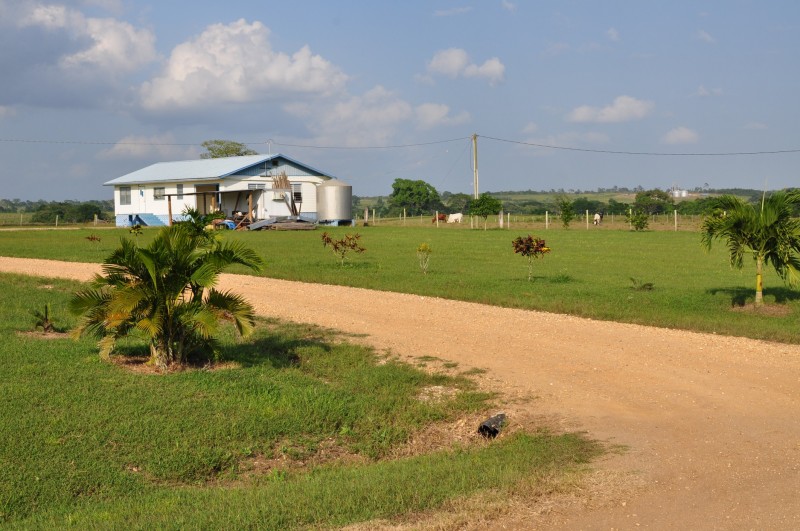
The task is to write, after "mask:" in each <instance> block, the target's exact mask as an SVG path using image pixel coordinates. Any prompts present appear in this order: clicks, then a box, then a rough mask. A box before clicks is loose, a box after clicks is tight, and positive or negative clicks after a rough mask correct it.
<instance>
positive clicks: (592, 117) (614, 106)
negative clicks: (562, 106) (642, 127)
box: [567, 96, 655, 123]
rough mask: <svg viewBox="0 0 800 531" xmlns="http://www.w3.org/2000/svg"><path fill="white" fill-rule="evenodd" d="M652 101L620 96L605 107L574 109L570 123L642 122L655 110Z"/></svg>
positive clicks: (586, 106) (568, 118)
mask: <svg viewBox="0 0 800 531" xmlns="http://www.w3.org/2000/svg"><path fill="white" fill-rule="evenodd" d="M654 106H655V105H654V104H653V102H651V101H646V100H638V99H636V98H632V97H630V96H619V97H617V98H616V99H614V102H613V103H611V104H610V105H606V106H605V107H599V108H598V107H590V106H588V105H582V106H580V107H577V108H575V109H573V110H572V111H571V112H570V113H569V114H568V115H567V120H568V121H570V122H579V123H580V122H595V123H616V122H629V121H632V120H641V119H642V118H644V117H645V116H647V115H648V114H650V111H652V110H653V107H654Z"/></svg>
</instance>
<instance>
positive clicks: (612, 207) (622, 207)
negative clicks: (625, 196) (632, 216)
mask: <svg viewBox="0 0 800 531" xmlns="http://www.w3.org/2000/svg"><path fill="white" fill-rule="evenodd" d="M629 208H630V207H629V206H628V204H627V203H623V202H621V201H617V200H616V199H614V198H613V197H612V198H610V199H609V200H608V206H607V207H606V213H608V214H627V213H628V209H629Z"/></svg>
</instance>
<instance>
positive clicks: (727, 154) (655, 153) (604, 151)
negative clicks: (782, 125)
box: [480, 136, 800, 157]
mask: <svg viewBox="0 0 800 531" xmlns="http://www.w3.org/2000/svg"><path fill="white" fill-rule="evenodd" d="M480 138H485V139H487V140H494V141H496V142H506V143H509V144H521V145H523V146H531V147H537V148H544V149H560V150H564V151H582V152H584V153H602V154H607V155H638V156H648V157H732V156H737V155H778V154H783V153H800V149H778V150H773V151H732V152H724V153H665V152H658V151H614V150H610V149H587V148H576V147H565V146H552V145H548V144H536V143H534V142H522V141H520V140H507V139H505V138H495V137H491V136H480Z"/></svg>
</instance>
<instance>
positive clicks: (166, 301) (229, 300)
mask: <svg viewBox="0 0 800 531" xmlns="http://www.w3.org/2000/svg"><path fill="white" fill-rule="evenodd" d="M231 264H242V265H244V266H246V267H249V268H251V269H253V270H256V271H257V270H260V269H261V267H262V265H263V262H262V260H261V258H260V257H259V256H258V255H257V254H256V253H255V252H254V251H253V250H251V249H249V248H247V247H246V246H244V245H243V244H242V243H241V242H228V243H220V242H219V241H218V240H216V239H213V238H205V237H202V236H199V235H197V234H195V233H193V232H192V231H191V230H190V228H189V225H188V224H176V225H173V226H172V227H164V228H162V229H161V231H160V232H159V233H158V235H157V236H156V237H155V239H154V240H153V241H152V242H151V243H150V245H149V246H147V247H145V248H141V247H138V246H137V244H136V243H135V242H133V241H131V240H128V239H123V240H122V242H121V245H120V247H119V248H118V249H117V250H115V251H114V252H113V253H112V254H111V255H110V256H109V257H108V258H106V260H105V262H104V263H103V274H102V275H97V276H96V277H95V279H94V281H93V282H92V283H91V286H90V287H89V288H87V289H84V290H81V291H79V292H78V293H76V294H75V297H74V298H73V299H72V301H71V303H70V308H71V310H72V311H73V312H74V313H76V314H79V315H81V319H80V321H79V323H78V326H77V328H76V329H75V330H74V332H73V334H74V335H75V336H81V335H89V336H94V337H98V338H99V339H100V341H99V343H98V344H99V347H100V355H101V356H103V357H107V356H108V355H109V354H110V353H111V351H112V350H113V348H114V344H115V342H116V340H117V339H119V338H121V337H125V336H128V335H130V334H131V333H133V332H134V331H138V332H141V333H144V334H145V335H146V336H147V337H148V338H149V343H150V359H151V362H152V363H153V364H155V365H156V366H157V367H159V368H168V367H170V366H173V365H178V366H179V365H181V364H184V363H185V362H186V361H188V358H189V356H191V355H195V354H197V355H202V356H209V355H212V354H214V352H216V340H215V336H216V334H217V333H218V330H219V323H220V321H221V320H227V321H232V322H233V323H234V324H235V326H236V328H237V329H238V330H239V332H240V333H241V334H242V335H247V334H249V333H250V331H251V330H252V328H253V325H254V316H253V308H252V306H251V305H250V304H249V303H248V302H247V301H245V300H244V299H243V298H242V297H241V296H239V295H235V294H233V293H231V292H222V291H218V290H216V289H215V288H214V287H213V286H214V285H215V284H216V282H217V278H218V277H219V274H220V272H222V270H223V269H224V268H225V267H227V266H228V265H231Z"/></svg>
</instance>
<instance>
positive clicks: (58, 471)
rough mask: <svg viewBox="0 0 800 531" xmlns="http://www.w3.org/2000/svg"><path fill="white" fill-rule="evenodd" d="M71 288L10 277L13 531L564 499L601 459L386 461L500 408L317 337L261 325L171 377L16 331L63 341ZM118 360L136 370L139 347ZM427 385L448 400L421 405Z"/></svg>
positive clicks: (543, 441) (2, 421)
mask: <svg viewBox="0 0 800 531" xmlns="http://www.w3.org/2000/svg"><path fill="white" fill-rule="evenodd" d="M77 288H78V284H76V283H73V282H67V281H59V280H52V279H41V278H32V277H24V276H15V275H0V291H2V293H3V305H0V338H2V341H0V365H1V366H2V367H3V378H1V379H0V396H2V397H3V399H2V400H0V470H2V474H0V524H3V525H4V526H9V527H11V528H23V529H61V528H67V527H71V528H79V529H87V528H92V529H94V528H110V529H118V528H132V529H152V528H159V529H186V528H189V529H207V528H216V529H222V528H233V529H241V528H265V529H283V528H295V527H301V528H309V527H321V526H334V525H336V526H338V525H345V524H348V523H354V522H360V521H367V520H370V519H374V518H396V517H400V516H402V515H405V514H408V513H417V512H421V511H426V510H435V509H438V508H441V507H443V506H447V505H448V504H452V503H454V502H456V501H457V500H464V499H468V498H470V497H474V496H481V495H482V493H484V494H485V493H500V494H501V495H510V494H513V493H515V492H516V493H519V492H546V491H549V490H552V489H554V488H561V487H562V486H563V485H564V482H565V481H567V482H569V481H571V479H570V478H571V477H572V476H573V475H574V473H576V472H578V471H579V469H580V468H582V467H584V466H585V464H586V463H587V462H589V461H590V460H591V459H592V458H593V457H594V456H597V455H598V454H599V453H600V452H601V448H600V447H599V446H598V445H597V444H596V443H593V442H591V441H587V440H585V439H584V438H582V437H580V436H578V435H574V434H565V435H551V434H548V433H529V434H524V433H519V434H514V435H510V436H508V437H502V438H500V439H498V440H496V441H495V442H493V443H491V444H479V445H475V446H466V445H456V444H453V445H452V446H449V447H447V448H446V449H445V450H439V451H437V452H435V453H431V454H427V455H424V454H423V455H415V456H413V457H407V458H403V459H397V460H392V459H389V456H390V455H391V452H392V450H393V449H395V448H397V447H398V446H399V445H402V444H404V443H405V442H406V441H407V440H408V438H409V437H410V436H411V435H413V434H414V433H417V432H419V431H421V430H424V429H425V428H426V427H428V426H430V425H431V424H434V423H439V422H451V421H453V420H454V419H456V418H462V417H463V415H469V414H478V413H480V415H481V416H482V415H483V414H484V412H485V410H486V409H487V408H489V407H491V406H492V397H490V396H488V395H486V394H485V393H481V392H478V391H477V390H476V389H475V385H474V383H472V382H471V381H470V380H469V379H468V378H467V377H465V376H463V375H459V374H458V370H457V369H454V370H451V371H449V374H444V373H443V372H439V373H433V374H428V373H424V372H421V371H420V370H418V369H416V368H413V367H412V366H410V365H407V364H403V363H400V362H397V361H395V360H393V359H385V358H381V357H379V356H377V355H376V354H375V353H374V352H372V351H370V350H368V349H366V348H364V347H360V346H356V345H353V344H349V343H347V342H346V341H344V340H343V339H342V338H341V337H337V336H336V335H335V332H332V331H325V330H320V329H316V328H314V327H310V326H304V325H303V326H301V325H293V324H288V323H281V322H275V321H260V322H259V324H258V327H257V331H256V333H255V335H254V336H253V337H251V338H248V339H247V340H242V339H237V338H235V337H234V336H233V335H232V334H230V333H229V334H227V335H226V336H225V337H223V338H222V339H223V345H222V357H221V360H220V361H221V362H222V365H221V368H219V369H217V370H205V369H195V370H187V371H182V372H175V373H170V374H161V375H158V374H153V373H148V372H136V371H131V370H129V369H128V368H125V367H124V366H123V365H120V364H115V363H107V362H103V361H101V360H100V359H99V358H98V354H97V349H96V346H95V345H94V343H93V342H92V341H89V340H81V341H74V340H72V339H68V338H56V339H53V338H42V337H37V336H32V335H28V334H24V333H23V332H25V331H28V330H31V329H32V327H33V323H34V318H33V317H32V316H31V314H30V311H31V310H33V309H41V308H42V307H43V306H44V305H45V304H46V303H49V304H50V305H51V306H52V315H53V319H54V321H55V323H56V326H60V327H64V328H69V327H71V326H73V325H74V324H75V320H74V317H72V316H71V315H69V314H68V313H67V312H66V310H65V308H66V304H67V301H68V299H69V298H70V297H71V295H72V293H74V291H75V290H76V289H77ZM120 351H121V356H120V357H119V358H120V359H131V360H134V359H135V358H136V356H138V355H142V354H146V345H145V343H144V342H143V341H140V340H136V339H133V340H130V341H127V342H125V343H124V344H123V345H122V346H121V349H120ZM430 386H443V387H445V388H451V389H452V390H453V393H452V394H445V395H444V397H443V398H442V399H441V400H433V401H424V400H419V399H417V397H418V396H419V395H420V394H421V393H422V391H423V390H424V389H425V388H427V387H430ZM328 455H330V456H334V458H326V457H325V456H328ZM264 462H267V463H271V465H270V466H264V465H263V463H264ZM259 463H262V464H261V465H259Z"/></svg>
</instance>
